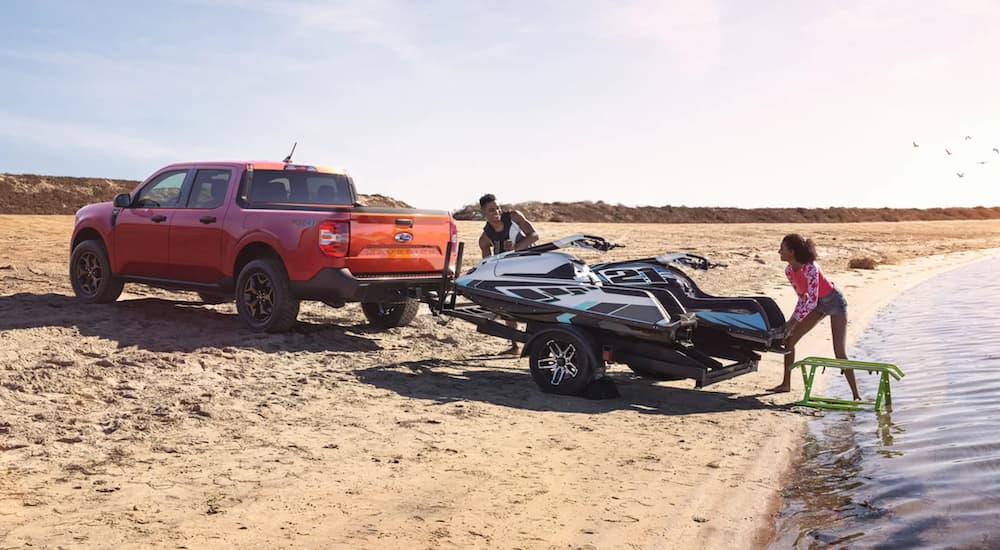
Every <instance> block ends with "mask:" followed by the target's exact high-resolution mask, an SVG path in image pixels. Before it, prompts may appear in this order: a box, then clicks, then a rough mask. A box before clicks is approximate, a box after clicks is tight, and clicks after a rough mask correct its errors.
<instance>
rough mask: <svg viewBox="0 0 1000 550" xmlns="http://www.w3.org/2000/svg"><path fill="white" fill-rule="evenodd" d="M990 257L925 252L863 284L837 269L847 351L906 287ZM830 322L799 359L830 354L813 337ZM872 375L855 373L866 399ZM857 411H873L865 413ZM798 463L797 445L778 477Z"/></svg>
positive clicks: (820, 386) (776, 498) (776, 508)
mask: <svg viewBox="0 0 1000 550" xmlns="http://www.w3.org/2000/svg"><path fill="white" fill-rule="evenodd" d="M994 257H1000V248H993V249H982V250H977V251H964V252H957V253H952V254H941V255H935V256H926V257H923V258H919V259H913V260H909V261H907V262H905V263H903V264H900V265H897V266H880V269H881V270H884V271H882V272H881V273H879V276H878V277H874V278H873V279H875V280H874V281H870V282H868V283H863V284H859V281H858V279H860V278H862V277H861V275H860V273H858V272H854V273H840V274H838V275H837V276H836V278H837V280H836V281H834V282H835V283H836V284H838V286H841V287H842V288H845V289H853V290H847V295H848V314H849V315H850V317H849V323H848V330H847V348H848V354H849V355H850V352H851V350H852V348H853V346H854V343H855V342H856V341H857V339H858V338H859V337H860V336H861V335H862V334H863V333H864V332H866V331H867V330H868V329H869V328H870V327H871V324H872V322H874V320H875V318H876V317H877V316H878V314H879V313H880V312H881V311H882V309H884V308H885V306H887V305H888V304H889V303H890V302H892V301H894V300H896V299H898V298H899V297H900V296H902V295H903V294H904V293H905V292H906V291H907V290H909V289H911V288H913V287H915V286H917V285H919V284H921V283H924V282H926V281H928V280H931V279H933V278H934V277H936V276H938V275H941V274H943V273H946V272H948V271H951V270H953V269H960V268H961V267H962V266H964V265H968V264H973V263H976V262H979V261H983V260H986V259H989V258H994ZM845 275H846V276H845ZM852 275H854V276H852ZM894 277H896V278H894ZM840 281H846V283H844V284H842V283H840ZM859 302H860V304H861V305H860V308H859V307H858V305H857V304H858V303H859ZM779 303H780V305H781V306H782V309H783V310H784V311H790V310H791V308H792V307H794V301H789V303H781V302H779ZM859 309H860V312H859ZM828 326H829V321H825V322H821V323H820V325H819V326H817V327H816V328H814V329H813V330H812V331H811V332H810V333H809V334H808V335H807V336H806V338H804V339H803V342H800V345H799V348H798V349H797V350H796V356H797V357H798V358H803V357H808V356H810V355H816V356H829V355H832V343H831V338H830V335H829V332H828V331H826V332H823V334H824V337H823V339H822V341H821V342H820V341H817V340H818V339H817V338H816V335H817V332H818V331H822V329H823V328H826V327H828ZM858 359H859V360H862V361H863V360H864V358H858ZM897 366H899V367H900V368H901V369H903V372H906V370H907V368H906V365H897ZM778 372H779V373H780V372H781V371H780V370H779V371H778ZM831 372H833V371H831ZM866 379H867V381H868V383H867V384H865V381H866ZM800 380H801V378H800V377H797V376H795V375H794V374H793V377H792V381H793V382H792V391H791V392H790V394H791V395H793V396H794V395H799V396H801V393H802V391H803V390H802V383H801V381H800ZM831 380H833V378H832V377H831V376H829V375H827V376H822V377H818V378H817V380H816V381H815V383H814V384H813V388H814V389H815V390H816V391H817V392H823V391H824V390H825V389H826V388H827V387H828V386H829V383H830V381H831ZM872 380H877V379H876V378H874V377H870V376H859V377H858V383H859V385H861V391H862V394H863V395H864V396H865V397H867V398H871V397H872V396H873V395H874V391H873V389H872V387H871V386H872ZM796 383H797V384H796ZM876 384H877V382H876ZM794 400H795V399H793V401H794ZM830 414H836V413H830ZM861 414H873V413H870V412H865V413H861ZM813 420H814V418H813V417H803V418H802V420H801V422H800V423H799V426H797V427H796V435H795V437H794V438H795V440H796V441H802V439H803V437H804V435H805V431H806V430H807V429H808V423H809V422H811V421H813ZM800 462H801V452H800V449H796V451H794V452H792V453H791V454H790V455H789V456H788V457H787V460H786V461H785V462H784V470H783V473H782V476H781V477H782V478H787V477H788V473H789V472H791V471H792V470H793V469H794V468H796V467H797V465H798V464H799V463H800ZM784 489H785V485H784V484H780V485H778V486H777V489H776V490H774V491H773V494H772V495H771V497H770V498H769V499H768V507H767V509H768V516H769V517H770V518H771V521H770V523H769V525H766V526H762V527H761V528H760V531H759V532H758V534H757V535H755V536H754V537H753V538H754V542H755V544H754V547H756V548H765V547H767V545H768V544H770V542H771V541H772V540H773V538H774V535H775V530H776V527H777V525H776V522H777V519H778V516H779V515H780V513H781V508H782V506H783V498H782V493H783V491H784ZM710 547H713V546H710Z"/></svg>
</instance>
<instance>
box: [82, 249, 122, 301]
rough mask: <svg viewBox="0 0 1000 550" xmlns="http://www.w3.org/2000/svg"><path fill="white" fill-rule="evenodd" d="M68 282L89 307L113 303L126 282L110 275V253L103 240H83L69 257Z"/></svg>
mask: <svg viewBox="0 0 1000 550" xmlns="http://www.w3.org/2000/svg"><path fill="white" fill-rule="evenodd" d="M69 280H70V284H72V285H73V293H74V294H76V297H77V298H79V299H81V300H83V301H84V302H86V303H88V304H107V303H110V302H114V301H115V300H117V299H118V297H119V296H121V294H122V288H124V287H125V282H124V281H122V280H121V279H119V278H118V277H115V275H114V273H112V272H111V262H110V261H109V260H108V251H107V250H106V249H105V248H104V243H102V242H100V241H94V240H91V241H83V242H82V243H80V244H78V245H76V248H74V249H73V253H72V254H71V255H70V258H69Z"/></svg>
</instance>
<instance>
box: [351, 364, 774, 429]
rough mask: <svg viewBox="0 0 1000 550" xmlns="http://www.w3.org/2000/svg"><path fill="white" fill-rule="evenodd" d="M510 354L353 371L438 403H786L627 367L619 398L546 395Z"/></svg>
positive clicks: (594, 409) (708, 406)
mask: <svg viewBox="0 0 1000 550" xmlns="http://www.w3.org/2000/svg"><path fill="white" fill-rule="evenodd" d="M506 359H507V361H506V364H505V365H497V366H490V365H488V364H487V363H488V358H486V357H477V358H473V359H467V360H445V359H425V360H421V361H407V362H403V363H394V364H389V365H380V366H374V367H369V368H364V369H358V370H356V371H354V373H355V375H357V376H358V379H359V380H360V381H361V382H363V383H367V384H371V385H373V386H376V387H379V388H382V389H387V390H390V391H393V392H396V393H398V394H400V395H403V396H406V397H412V398H416V399H427V400H432V401H437V402H439V403H448V402H453V401H481V402H485V403H492V404H494V405H500V406H504V407H512V408H519V409H529V410H537V411H554V412H582V413H606V412H610V411H618V410H633V411H636V412H639V413H643V414H662V415H685V414H693V413H712V412H726V411H734V410H757V409H768V410H781V409H785V408H786V407H784V406H781V405H772V404H769V403H766V402H763V401H760V400H759V399H757V397H758V396H741V395H735V394H731V393H726V392H720V391H712V390H696V389H693V388H690V387H689V388H679V387H673V386H666V385H663V384H658V383H657V382H656V381H654V380H649V379H647V378H641V377H639V376H636V375H634V374H632V373H625V372H612V373H609V376H610V377H611V378H612V379H613V380H614V382H615V384H616V385H617V387H618V391H619V393H620V394H621V396H620V397H617V398H612V399H601V400H590V399H585V398H582V397H575V396H564V395H552V394H546V393H542V392H541V391H540V390H539V389H538V387H537V386H536V385H535V383H534V381H533V380H532V378H531V374H530V373H529V372H528V369H527V368H524V367H517V366H514V361H515V360H514V359H513V358H510V357H508V358H506Z"/></svg>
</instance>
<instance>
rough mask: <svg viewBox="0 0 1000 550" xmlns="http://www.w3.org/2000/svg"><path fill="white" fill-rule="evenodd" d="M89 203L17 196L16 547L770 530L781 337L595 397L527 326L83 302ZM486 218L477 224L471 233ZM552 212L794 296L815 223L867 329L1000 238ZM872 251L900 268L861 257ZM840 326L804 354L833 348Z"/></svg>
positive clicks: (703, 544)
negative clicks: (243, 316) (82, 214)
mask: <svg viewBox="0 0 1000 550" xmlns="http://www.w3.org/2000/svg"><path fill="white" fill-rule="evenodd" d="M72 223H73V219H72V216H0V543H2V544H0V546H2V547H10V546H13V547H20V546H26V545H29V544H30V545H32V546H34V547H58V546H67V547H73V546H86V547H115V548H148V547H169V548H177V547H187V548H205V547H239V548H246V547H260V548H448V547H451V548H483V547H499V548H555V547H559V548H564V547H567V546H568V547H574V548H575V547H583V548H587V547H594V548H650V547H653V548H670V547H677V548H694V547H700V548H732V547H753V546H759V545H761V544H763V543H764V542H765V541H766V540H767V537H768V536H769V532H768V530H769V528H770V525H771V520H772V516H773V514H774V512H775V511H776V506H777V501H776V500H775V499H776V496H777V491H778V488H779V487H780V481H781V477H782V476H781V474H782V472H783V471H784V469H785V468H786V467H787V465H788V464H789V463H790V461H791V460H792V458H793V456H794V451H795V450H796V448H797V446H798V442H797V436H798V434H799V433H800V430H801V429H802V427H803V425H804V423H805V421H806V420H807V419H808V418H810V414H812V412H811V411H808V410H806V411H803V410H799V409H798V408H790V407H787V406H785V405H786V404H788V403H789V402H791V401H793V400H794V399H795V398H796V397H797V395H796V394H784V395H777V396H775V395H768V394H765V393H763V389H764V388H766V387H769V386H771V385H773V384H774V383H775V382H776V381H777V380H778V378H779V376H780V374H779V373H780V371H779V359H780V358H779V357H778V356H769V357H767V358H766V360H765V361H764V362H762V365H761V372H759V373H755V374H750V375H747V376H743V377H739V378H736V379H733V380H729V381H725V382H722V383H719V384H717V385H715V386H711V387H710V388H708V389H706V390H694V389H691V387H690V386H691V384H690V383H688V382H670V383H665V382H652V381H649V380H646V379H642V378H637V377H635V376H633V375H632V374H631V372H630V371H628V370H627V369H626V368H624V367H622V366H614V367H613V368H612V369H611V374H612V376H613V377H614V379H615V381H616V382H617V384H618V386H619V390H620V391H621V393H622V397H621V398H619V399H614V400H606V401H587V400H583V399H579V398H570V397H558V396H551V395H544V394H541V393H540V392H539V391H538V390H537V389H536V387H535V386H534V384H533V383H532V382H531V379H530V375H529V374H528V370H527V366H526V363H525V362H524V361H523V360H517V359H514V358H511V357H503V356H497V355H495V354H496V353H498V352H499V351H501V350H502V349H504V348H505V347H506V342H504V341H501V340H497V339H494V338H491V337H487V336H483V335H479V334H476V333H475V332H472V331H471V330H470V326H471V325H466V324H463V323H461V322H460V321H457V320H454V321H451V322H450V323H447V324H441V323H439V322H438V320H436V319H434V318H432V317H431V316H430V315H427V314H422V315H420V316H418V318H417V320H416V321H415V322H414V323H413V325H412V326H409V327H405V328H400V329H393V330H391V331H388V332H374V331H372V330H370V329H369V328H368V327H367V326H366V325H365V324H364V321H363V319H364V318H363V315H362V314H361V312H360V308H358V307H357V306H354V305H348V306H347V307H344V308H341V309H333V308H330V307H327V306H325V305H322V304H318V303H311V302H309V303H306V304H305V305H304V307H303V309H302V313H301V314H300V316H299V325H298V326H297V327H296V329H295V330H294V331H292V332H291V333H288V334H282V335H259V334H254V333H251V332H249V331H248V330H246V329H244V328H243V327H242V325H241V324H240V323H239V321H238V320H237V318H236V314H235V308H234V306H233V305H231V304H223V305H218V306H206V305H202V304H200V303H199V302H198V301H197V297H196V295H195V294H191V293H178V292H167V291H161V290H155V289H149V288H145V287H141V286H135V285H129V286H127V287H126V292H125V294H124V295H123V297H122V298H121V300H120V301H119V302H117V303H115V304H112V305H107V306H85V305H83V304H79V303H78V302H77V301H76V300H75V299H74V298H73V297H72V291H71V289H70V286H69V283H68V280H67V276H66V272H67V266H66V263H67V258H68V254H69V250H68V242H69V235H70V232H71V230H72ZM478 228H479V224H477V223H475V222H460V234H461V236H462V238H463V239H464V240H465V241H467V243H469V244H474V242H475V238H476V236H477V235H478V234H477V231H478ZM539 229H540V231H541V232H542V233H543V235H545V236H546V237H559V236H563V235H565V234H569V233H572V232H578V231H585V232H592V233H597V234H601V235H604V236H606V237H608V238H611V239H613V240H618V241H621V242H624V243H625V244H627V248H625V249H620V250H615V251H614V253H613V254H612V255H610V257H612V258H627V257H640V256H649V255H652V254H656V253H660V252H664V251H667V250H685V251H694V252H699V253H702V254H705V255H708V256H709V257H711V258H712V259H713V260H716V261H720V262H724V263H727V264H728V267H727V268H725V269H719V270H715V271H712V272H709V273H705V274H697V275H696V278H697V279H698V280H699V282H700V283H701V284H702V286H703V287H704V288H705V289H706V290H708V291H709V292H713V293H718V294H753V293H761V292H763V293H766V294H769V295H771V296H774V297H775V298H776V299H778V300H779V302H780V303H781V304H782V306H783V307H784V308H785V309H786V311H789V310H790V309H789V308H790V306H791V304H792V303H793V301H794V300H793V296H792V295H791V290H790V289H789V288H788V286H787V283H785V281H784V278H783V274H782V270H783V264H781V263H780V262H779V260H778V258H777V248H778V243H779V241H780V238H781V236H782V235H783V234H784V233H785V232H788V231H792V230H799V231H802V232H805V233H807V234H809V235H810V236H813V237H814V238H816V239H817V241H818V242H819V243H820V253H821V260H820V262H821V264H822V265H823V267H824V269H825V270H826V271H827V273H828V274H829V276H830V278H831V279H832V280H834V281H835V282H836V283H837V284H838V285H840V286H841V287H843V288H845V289H846V293H847V295H848V299H849V300H850V301H851V312H852V323H851V330H852V333H853V334H856V333H857V331H859V330H860V329H861V328H863V325H864V320H865V319H866V318H867V317H868V316H869V315H870V314H871V313H872V312H873V311H874V310H875V308H877V306H878V305H879V304H880V303H883V302H884V301H885V300H887V299H888V298H890V297H891V296H892V295H893V294H894V293H896V292H899V291H900V290H902V289H904V288H906V287H907V286H908V285H912V284H914V283H915V282H917V281H919V280H921V279H923V278H926V277H928V276H930V275H932V274H934V273H937V272H940V271H941V270H944V269H947V268H949V267H952V266H954V265H958V264H960V263H961V262H967V261H972V260H974V259H976V258H981V257H983V256H984V255H987V254H997V253H998V250H997V249H998V247H1000V221H967V222H907V223H872V224H845V225H835V224H817V225H799V226H793V225H789V226H778V225H764V224H756V225H755V224H747V225H683V226H678V225H630V224H590V225H569V224H557V223H541V224H539ZM989 249H992V250H989ZM477 255H478V254H476V252H475V251H471V252H470V254H469V256H470V257H471V258H470V259H475V257H476V256H477ZM584 256H585V257H588V258H589V259H594V258H596V256H587V255H584ZM860 256H866V257H871V258H874V259H876V260H877V261H878V263H879V264H880V265H879V267H878V268H877V269H875V270H848V269H847V263H848V261H849V260H850V259H852V258H855V257H860ZM466 265H469V263H468V262H467V263H466ZM826 327H827V325H826V324H823V325H821V327H820V328H819V329H818V330H817V331H816V333H815V334H813V335H810V336H808V337H807V338H806V342H805V343H804V346H805V348H806V349H805V350H803V352H808V351H809V350H815V351H817V352H818V353H823V352H827V353H828V347H829V344H828V343H827V342H826V338H827V336H828V331H829V329H828V328H826ZM872 380H873V379H871V380H869V379H865V377H862V378H861V384H862V389H863V391H864V392H865V393H871V392H873V391H874V388H873V385H872ZM796 389H799V388H798V386H796Z"/></svg>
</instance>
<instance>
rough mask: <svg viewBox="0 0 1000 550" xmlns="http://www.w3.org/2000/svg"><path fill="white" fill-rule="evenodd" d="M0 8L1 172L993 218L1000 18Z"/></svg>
mask: <svg viewBox="0 0 1000 550" xmlns="http://www.w3.org/2000/svg"><path fill="white" fill-rule="evenodd" d="M0 5H2V7H3V18H2V19H0V75H2V76H0V172H8V173H35V174H46V175H66V176H89V177H109V178H127V179H143V178H145V177H146V176H147V175H148V174H149V173H151V172H152V171H154V170H156V169H157V168H159V167H160V166H162V165H165V164H168V163H171V162H175V161H180V160H195V159H214V160H221V159H241V160H243V159H259V160H280V159H282V158H284V156H285V155H286V154H287V153H288V151H289V149H290V148H291V145H292V143H293V142H298V147H297V149H296V153H295V161H296V162H300V163H306V164H319V165H327V166H337V167H342V168H345V169H347V170H348V171H349V172H350V173H351V174H352V176H353V177H354V180H355V183H356V185H357V187H358V191H359V192H361V193H381V194H384V195H389V196H392V197H395V198H398V199H401V200H404V201H406V202H408V203H410V204H412V205H414V206H417V207H420V208H436V209H446V210H454V209H458V208H460V207H461V206H463V205H466V204H472V203H475V202H476V200H477V199H478V197H479V196H480V195H482V194H483V193H486V192H492V193H494V194H496V195H497V197H498V198H499V200H500V202H501V203H515V202H524V201H567V202H568V201H579V200H592V201H598V200H602V201H604V202H607V203H612V204H618V203H621V204H625V205H630V206H635V205H652V206H662V205H668V204H669V205H674V206H679V205H686V206H736V207H747V208H750V207H829V206H856V207H917V208H928V207H939V206H979V205H981V206H1000V185H998V184H1000V154H998V153H995V152H993V151H992V148H993V147H997V148H1000V70H998V67H1000V64H998V62H997V59H996V58H997V56H998V52H1000V33H998V32H996V29H998V28H1000V0H995V1H988V0H965V1H963V0H958V1H956V2H939V1H923V0H912V1H907V0H901V1H888V0H885V1H879V0H872V1H854V0H844V1H838V2H802V1H800V0H778V1H768V0H760V1H754V2H746V1H713V0H700V1H698V0H676V1H675V0H660V1H651V0H620V1H614V2H612V1H603V2H602V1H590V0H524V1H519V0H482V1H480V0H454V1H437V0H409V1H398V2H397V1H393V0H365V1H355V0H344V1H341V0H315V1H311V0H286V1H277V0H159V1H157V2H151V1H150V2H146V1H138V2H136V1H133V0H127V1H120V2H119V1H109V0H92V1H89V2H78V1H75V0H67V1H57V0H33V1H31V2H18V1H15V0H0ZM965 136H969V137H970V138H971V139H965ZM914 143H916V144H917V145H918V146H917V147H914V145H913V144H914ZM945 149H948V150H949V151H951V152H952V154H951V155H948V154H947V153H945ZM984 161H985V162H986V164H979V163H980V162H984ZM959 173H961V174H962V177H959V176H958V174H959Z"/></svg>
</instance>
